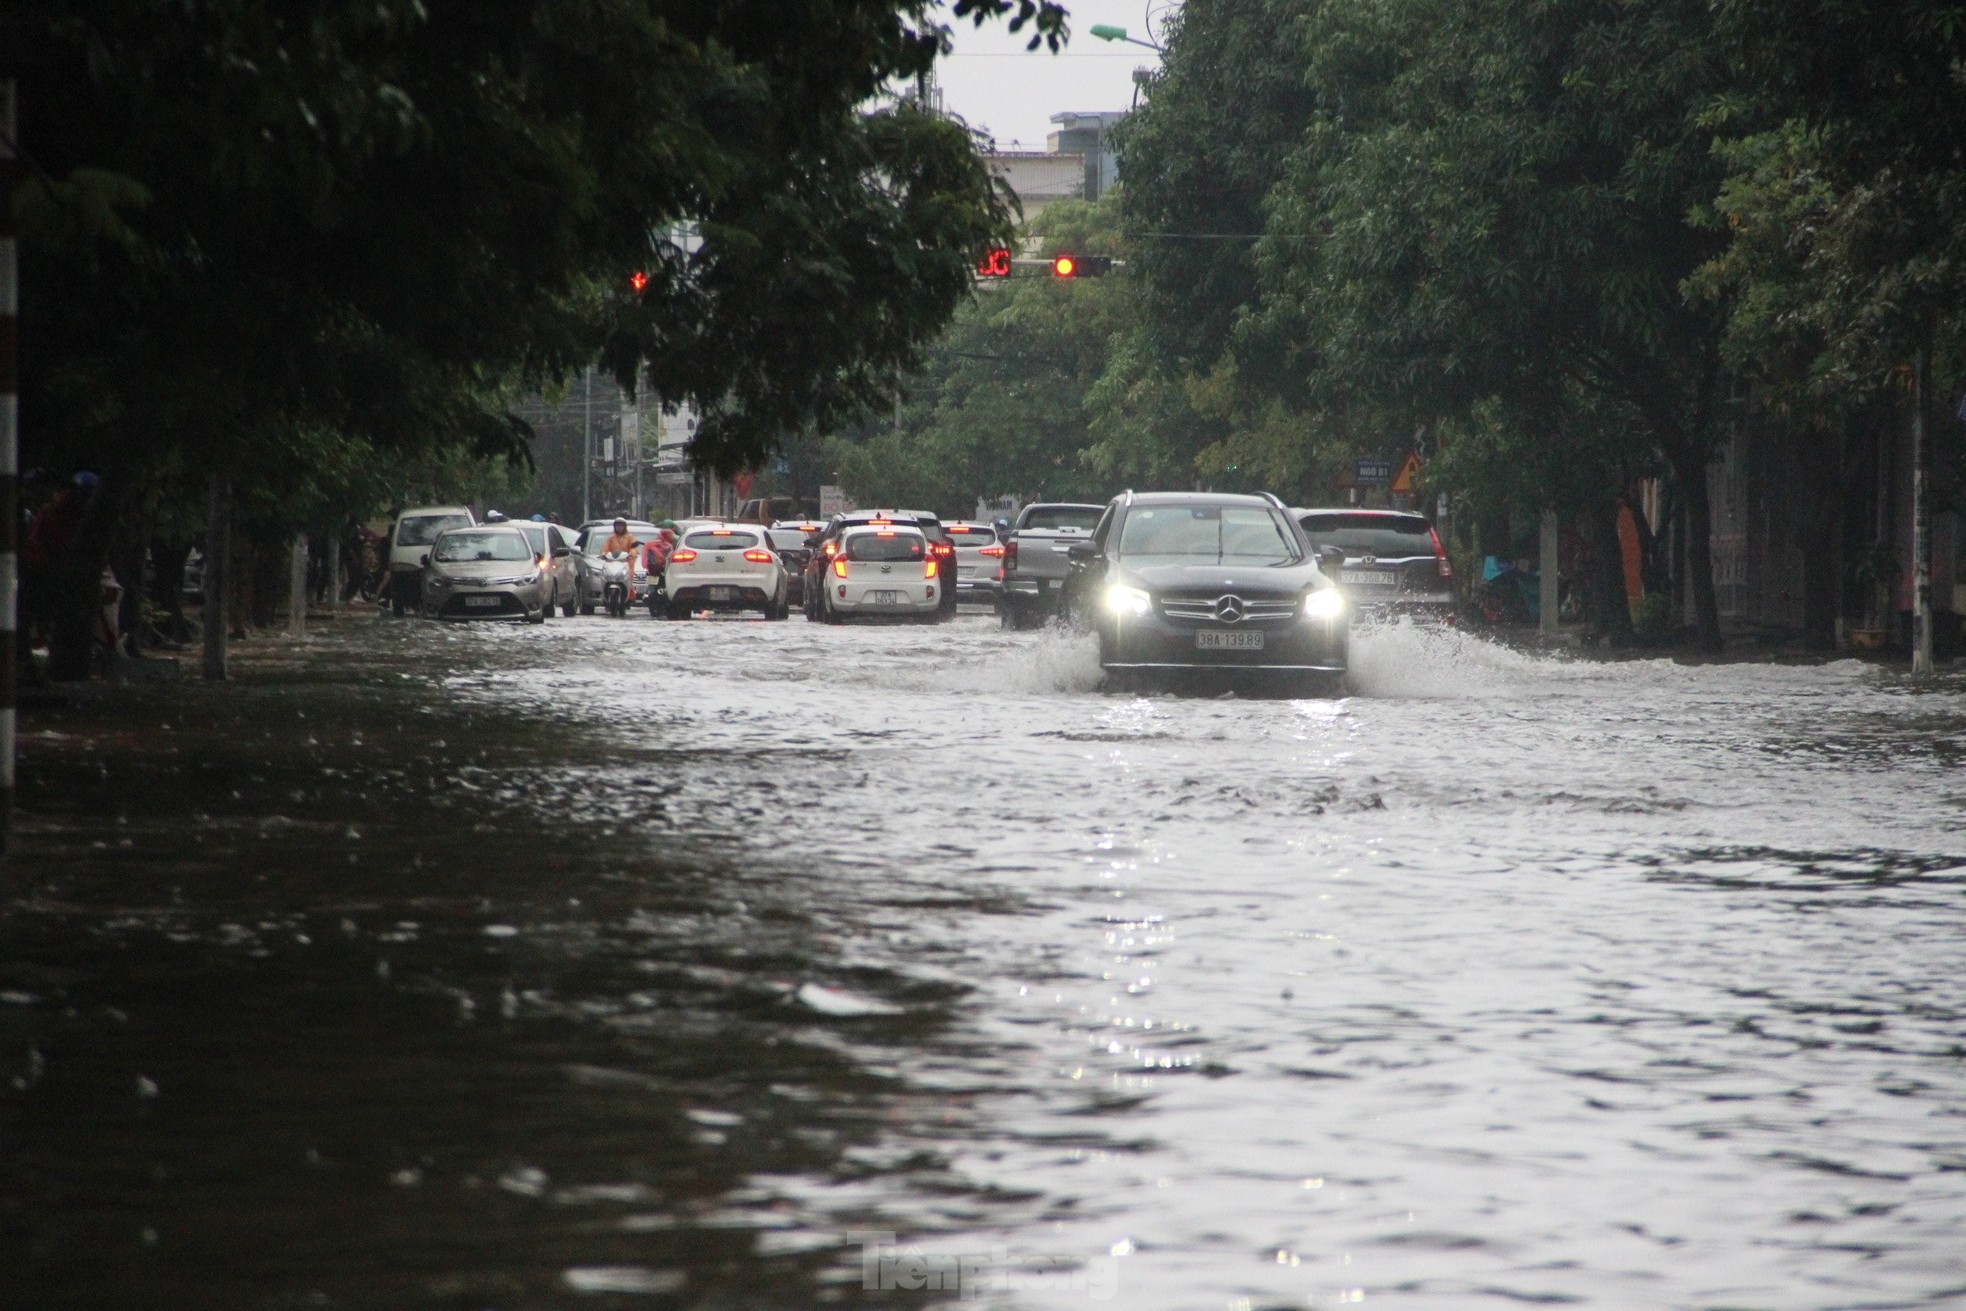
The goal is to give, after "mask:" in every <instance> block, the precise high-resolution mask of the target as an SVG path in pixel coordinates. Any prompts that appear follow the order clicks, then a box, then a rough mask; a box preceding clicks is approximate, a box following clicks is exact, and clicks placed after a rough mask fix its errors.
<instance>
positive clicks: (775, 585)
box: [663, 524, 790, 619]
mask: <svg viewBox="0 0 1966 1311" xmlns="http://www.w3.org/2000/svg"><path fill="white" fill-rule="evenodd" d="M770 531H771V530H770V529H768V528H765V527H764V526H762V525H760V524H726V525H722V526H719V527H715V528H693V529H691V530H690V531H689V532H687V533H685V534H683V537H682V539H681V540H680V541H678V542H677V544H676V549H675V550H674V551H671V552H670V553H669V567H668V569H667V570H665V571H664V574H663V585H664V587H665V588H666V590H667V591H668V594H669V606H668V609H667V610H666V611H665V613H666V614H667V616H668V617H669V618H671V619H687V618H689V617H690V616H691V615H692V614H694V613H695V612H696V611H698V610H722V611H733V610H759V611H762V612H763V613H764V616H765V618H767V619H784V618H786V617H787V616H788V615H789V614H790V607H789V604H788V602H787V600H786V596H787V593H788V592H789V590H790V589H789V586H788V583H787V581H786V577H785V565H784V562H783V561H781V560H780V559H779V558H778V553H777V552H776V551H774V550H772V549H771V547H770V546H769V545H768V544H767V540H766V534H767V533H769V532H770Z"/></svg>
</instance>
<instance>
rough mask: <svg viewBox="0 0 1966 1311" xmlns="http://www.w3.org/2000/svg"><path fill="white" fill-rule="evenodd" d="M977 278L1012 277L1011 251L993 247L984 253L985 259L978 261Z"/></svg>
mask: <svg viewBox="0 0 1966 1311" xmlns="http://www.w3.org/2000/svg"><path fill="white" fill-rule="evenodd" d="M976 276H977V277H979V278H1007V277H1009V276H1010V249H1009V248H1008V247H1006V246H993V247H991V248H990V249H989V250H986V251H984V252H983V258H981V259H979V260H977V261H976Z"/></svg>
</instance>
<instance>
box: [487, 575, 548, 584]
mask: <svg viewBox="0 0 1966 1311" xmlns="http://www.w3.org/2000/svg"><path fill="white" fill-rule="evenodd" d="M538 581H539V575H538V574H536V573H531V574H514V575H513V576H512V577H510V578H494V579H492V580H491V586H493V587H511V586H513V585H514V584H517V585H520V586H523V585H525V584H526V583H536V582H538Z"/></svg>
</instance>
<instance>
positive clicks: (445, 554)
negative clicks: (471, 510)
mask: <svg viewBox="0 0 1966 1311" xmlns="http://www.w3.org/2000/svg"><path fill="white" fill-rule="evenodd" d="M430 558H431V559H433V560H435V561H437V562H438V563H439V564H461V563H464V562H466V561H472V560H530V559H531V558H532V552H531V551H529V550H528V549H527V547H526V539H525V538H524V537H522V536H520V535H519V534H518V533H516V532H513V531H512V530H510V529H493V530H491V531H489V532H450V533H445V534H444V535H443V536H442V537H441V538H439V539H438V541H437V549H436V550H435V551H434V552H433V553H432V554H431V557H430Z"/></svg>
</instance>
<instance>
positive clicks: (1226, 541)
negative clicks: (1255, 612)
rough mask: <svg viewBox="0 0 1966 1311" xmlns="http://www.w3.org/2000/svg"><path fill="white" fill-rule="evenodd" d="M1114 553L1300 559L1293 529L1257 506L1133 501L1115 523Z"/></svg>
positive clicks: (1237, 560) (1244, 560) (1239, 561)
mask: <svg viewBox="0 0 1966 1311" xmlns="http://www.w3.org/2000/svg"><path fill="white" fill-rule="evenodd" d="M1120 555H1122V556H1123V557H1126V558H1128V559H1134V558H1138V557H1141V556H1158V557H1166V558H1171V559H1178V560H1189V561H1199V560H1213V561H1220V562H1224V563H1227V562H1231V561H1233V562H1235V563H1237V564H1286V563H1290V562H1293V561H1296V560H1300V559H1302V558H1303V557H1302V555H1301V554H1300V553H1299V551H1298V547H1297V542H1296V535H1295V534H1294V533H1291V532H1290V531H1288V529H1287V528H1286V527H1285V526H1284V524H1283V522H1282V521H1281V520H1280V519H1279V518H1278V516H1277V515H1276V514H1274V513H1273V512H1271V511H1269V510H1266V509H1264V508H1262V507H1261V506H1237V505H1146V506H1142V505H1136V506H1134V507H1133V508H1132V509H1131V510H1129V511H1128V512H1127V515H1126V522H1125V523H1124V524H1123V525H1121V527H1120Z"/></svg>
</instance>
